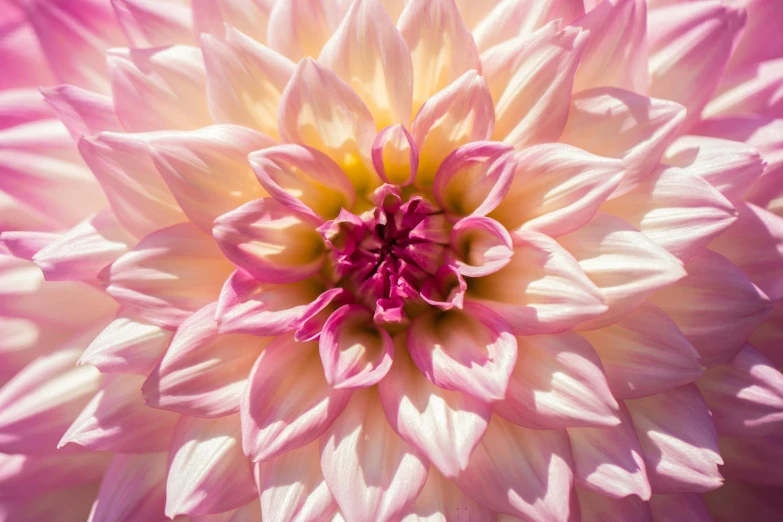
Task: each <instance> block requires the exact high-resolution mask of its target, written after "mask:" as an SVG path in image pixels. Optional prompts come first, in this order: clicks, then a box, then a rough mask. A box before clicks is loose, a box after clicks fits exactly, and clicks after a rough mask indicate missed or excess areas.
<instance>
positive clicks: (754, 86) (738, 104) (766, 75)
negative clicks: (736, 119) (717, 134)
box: [704, 58, 783, 118]
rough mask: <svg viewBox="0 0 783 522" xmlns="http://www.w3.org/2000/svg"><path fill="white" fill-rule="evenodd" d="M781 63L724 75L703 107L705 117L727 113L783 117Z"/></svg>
mask: <svg viewBox="0 0 783 522" xmlns="http://www.w3.org/2000/svg"><path fill="white" fill-rule="evenodd" d="M781 89H783V60H781V59H780V58H778V59H775V60H769V61H766V62H761V63H757V64H753V65H750V66H747V67H744V68H742V69H738V70H737V71H735V72H733V73H729V74H727V75H726V76H725V77H724V78H723V80H722V82H721V84H720V87H719V88H718V91H717V93H716V95H715V96H714V97H713V99H712V101H710V103H708V104H707V106H706V107H705V108H704V116H705V117H713V116H716V115H727V114H737V115H739V114H759V115H763V116H770V117H774V118H780V117H783V97H781V94H783V91H782V90H781Z"/></svg>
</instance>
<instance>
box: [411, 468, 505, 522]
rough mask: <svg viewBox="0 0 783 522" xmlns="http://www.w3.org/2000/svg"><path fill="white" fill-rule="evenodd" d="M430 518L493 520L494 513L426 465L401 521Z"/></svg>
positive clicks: (476, 521)
mask: <svg viewBox="0 0 783 522" xmlns="http://www.w3.org/2000/svg"><path fill="white" fill-rule="evenodd" d="M431 519H434V520H446V521H448V520H454V521H459V520H465V521H470V522H495V514H494V513H492V512H491V511H490V510H489V509H487V508H486V507H484V506H482V505H481V504H479V503H478V502H476V501H475V500H473V499H472V498H470V497H469V496H467V495H465V494H464V493H463V492H462V491H460V490H459V489H457V487H456V486H455V485H454V483H453V482H452V481H451V480H449V479H447V478H446V477H444V476H443V475H441V474H440V472H438V470H437V469H432V468H430V471H429V473H428V474H427V482H426V483H425V484H424V489H422V490H421V493H419V496H418V498H417V499H416V503H415V504H414V505H413V507H412V508H411V509H410V513H409V514H408V515H407V516H406V517H405V518H403V519H402V522H422V521H424V520H431ZM498 520H499V519H498Z"/></svg>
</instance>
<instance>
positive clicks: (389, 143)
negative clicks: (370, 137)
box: [372, 124, 419, 186]
mask: <svg viewBox="0 0 783 522" xmlns="http://www.w3.org/2000/svg"><path fill="white" fill-rule="evenodd" d="M372 164H373V166H374V167H375V172H377V173H378V176H380V178H381V179H382V180H383V181H384V182H385V183H391V184H394V185H399V186H405V185H410V184H411V183H412V182H413V179H414V178H415V177H416V171H417V170H418V168H419V149H418V147H417V146H416V143H415V142H414V141H413V136H411V135H410V133H409V132H408V131H407V130H406V129H405V127H403V126H402V125H401V124H397V125H392V126H389V127H385V128H384V129H383V130H381V132H379V133H378V135H377V136H376V137H375V141H374V142H373V144H372Z"/></svg>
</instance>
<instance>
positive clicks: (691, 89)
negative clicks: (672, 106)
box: [648, 2, 746, 123]
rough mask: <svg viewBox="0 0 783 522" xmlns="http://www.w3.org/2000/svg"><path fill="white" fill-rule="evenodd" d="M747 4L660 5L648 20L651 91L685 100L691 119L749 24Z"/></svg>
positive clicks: (694, 118)
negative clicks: (736, 7)
mask: <svg viewBox="0 0 783 522" xmlns="http://www.w3.org/2000/svg"><path fill="white" fill-rule="evenodd" d="M745 21H746V14H745V10H744V9H734V8H731V7H729V6H724V5H721V4H717V3H706V2H705V3H700V4H699V3H694V4H691V5H687V6H671V7H668V8H667V7H664V8H661V9H655V10H653V11H652V12H651V13H650V16H649V19H648V28H649V40H648V41H649V46H650V95H651V96H654V97H656V98H664V99H668V100H673V101H676V102H678V103H681V104H682V105H684V106H685V107H686V108H687V109H688V118H687V121H688V123H691V122H694V121H696V120H698V118H699V114H700V113H701V110H702V109H703V108H704V106H705V105H706V104H707V102H708V101H709V99H710V97H711V95H712V93H713V91H714V90H715V88H716V87H717V86H718V83H719V82H720V79H721V77H722V75H723V72H724V71H725V70H726V65H727V64H728V63H729V58H730V57H731V52H732V50H733V49H734V48H735V47H736V43H737V42H738V41H739V38H740V37H741V35H742V30H743V28H744V27H745Z"/></svg>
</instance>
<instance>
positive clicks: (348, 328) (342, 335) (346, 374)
mask: <svg viewBox="0 0 783 522" xmlns="http://www.w3.org/2000/svg"><path fill="white" fill-rule="evenodd" d="M372 321H373V318H372V314H371V313H370V311H369V310H367V309H366V308H364V307H362V306H361V305H345V306H342V307H340V308H338V309H337V310H336V311H335V312H334V313H333V314H332V315H331V316H329V319H328V320H327V321H326V324H324V329H323V332H322V334H321V338H320V340H319V341H318V343H319V351H320V354H321V362H322V363H323V370H324V374H325V375H326V381H327V382H328V383H329V386H332V387H334V388H357V387H359V388H363V387H366V386H372V385H373V384H376V383H377V382H378V381H380V380H381V379H383V377H384V376H385V375H386V374H387V373H388V371H389V368H391V365H392V359H393V357H394V346H393V345H392V340H391V337H390V336H389V333H388V332H387V331H386V330H385V329H383V328H380V327H378V326H376V325H374V324H373V322H372Z"/></svg>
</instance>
